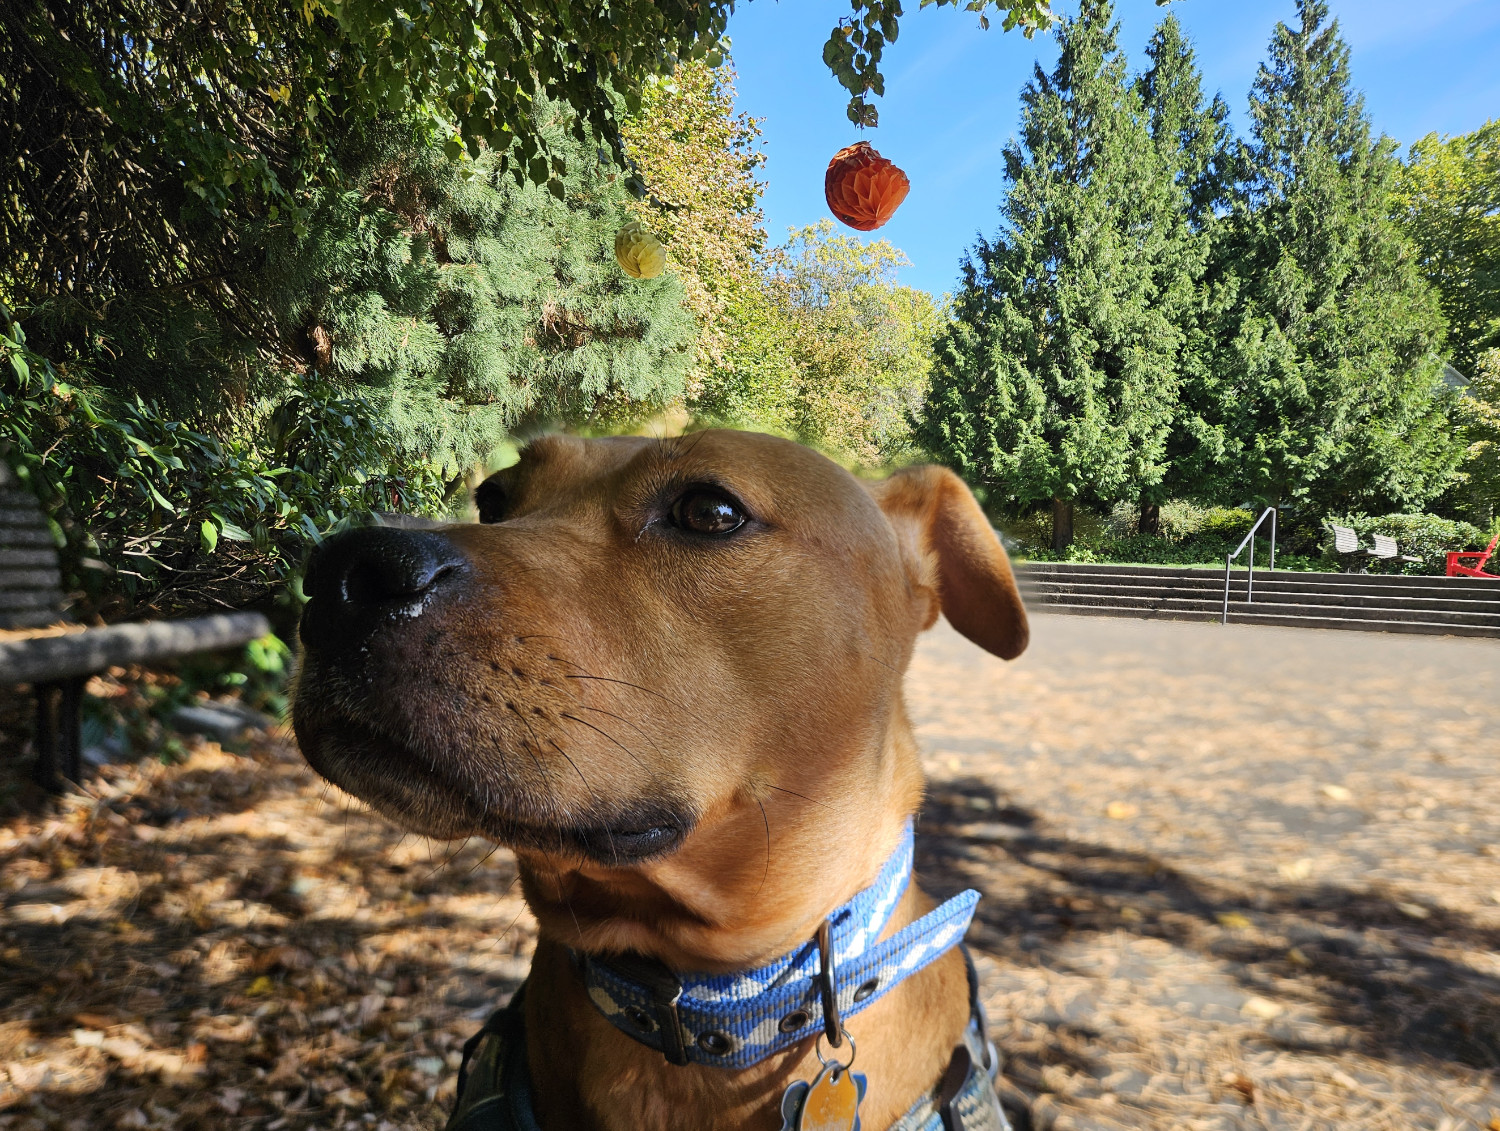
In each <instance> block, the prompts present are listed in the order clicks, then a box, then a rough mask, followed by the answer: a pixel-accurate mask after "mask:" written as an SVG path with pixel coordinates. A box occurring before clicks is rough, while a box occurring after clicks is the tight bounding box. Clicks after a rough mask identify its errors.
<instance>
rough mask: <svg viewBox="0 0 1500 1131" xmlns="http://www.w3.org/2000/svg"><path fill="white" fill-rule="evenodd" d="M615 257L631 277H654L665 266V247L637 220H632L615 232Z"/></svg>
mask: <svg viewBox="0 0 1500 1131" xmlns="http://www.w3.org/2000/svg"><path fill="white" fill-rule="evenodd" d="M615 258H616V259H618V260H619V261H620V266H621V268H623V269H624V271H625V274H627V275H629V276H630V277H631V278H632V279H654V278H656V277H657V276H658V275H660V274H661V273H662V271H663V270H664V269H665V268H666V266H667V249H666V248H664V247H662V246H661V240H659V239H657V238H656V237H655V236H653V235H652V234H651V233H650V232H648V231H646V229H645V228H644V227H642V226H641V222H640V221H639V220H632V221H630V223H628V224H626V225H625V226H624V227H623V228H621V229H620V230H619V231H618V232H616V233H615Z"/></svg>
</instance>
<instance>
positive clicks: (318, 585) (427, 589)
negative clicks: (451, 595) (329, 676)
mask: <svg viewBox="0 0 1500 1131" xmlns="http://www.w3.org/2000/svg"><path fill="white" fill-rule="evenodd" d="M468 574H469V561H468V558H467V557H465V556H464V554H463V552H462V551H461V550H460V549H459V548H458V547H457V546H456V545H454V544H453V542H452V541H450V540H449V539H448V538H446V537H444V536H443V535H442V534H439V533H436V532H434V531H428V530H402V529H397V528H393V527H371V528H368V529H363V530H350V531H346V532H345V533H343V534H339V535H336V536H335V537H333V538H330V539H329V540H328V541H327V542H325V543H323V545H322V546H320V547H318V549H317V550H315V551H314V552H313V555H312V557H311V558H310V559H309V560H308V567H307V576H306V579H305V581H304V589H305V591H306V593H307V595H308V598H309V601H308V605H307V609H306V610H305V611H304V612H303V615H302V624H301V628H300V631H299V635H300V636H301V638H302V642H303V644H305V645H307V646H308V647H309V648H313V649H316V650H320V651H336V650H339V649H342V648H347V647H351V646H353V645H354V644H356V643H359V642H360V641H362V640H363V639H364V638H365V637H366V636H367V635H368V633H369V631H370V630H371V629H372V628H373V627H374V626H375V625H376V624H377V623H379V622H380V620H381V619H382V618H389V617H391V616H393V615H398V616H399V615H404V616H420V615H421V614H422V613H423V612H424V611H426V609H427V607H428V605H429V604H430V603H431V601H432V599H433V598H434V597H436V596H437V595H438V594H439V593H440V592H441V591H443V590H445V589H448V588H451V587H453V586H455V585H457V584H458V583H460V582H461V581H462V580H463V579H464V578H465V577H467V576H468Z"/></svg>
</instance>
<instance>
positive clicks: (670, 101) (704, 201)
mask: <svg viewBox="0 0 1500 1131" xmlns="http://www.w3.org/2000/svg"><path fill="white" fill-rule="evenodd" d="M734 78H735V75H734V68H733V66H732V64H730V63H728V62H727V61H726V63H725V64H724V65H723V66H720V67H717V68H715V67H710V66H708V64H707V63H706V62H699V63H684V64H682V65H680V66H679V67H678V68H677V70H676V71H675V72H674V73H673V74H672V76H671V78H670V79H658V80H654V81H650V82H648V83H647V84H646V86H645V89H644V95H643V99H642V104H641V112H640V113H639V114H638V115H636V116H634V117H632V118H629V119H627V120H626V121H625V122H624V123H622V127H623V129H624V133H625V141H626V147H627V152H628V153H629V155H630V159H631V160H632V161H633V162H635V166H636V168H637V169H638V170H639V172H640V174H641V176H642V177H643V178H645V180H646V182H647V183H648V184H649V185H650V186H651V195H650V197H649V198H647V199H645V200H642V201H640V202H638V203H637V204H635V206H634V209H635V212H636V214H637V216H638V217H639V218H640V220H641V221H642V222H643V223H645V225H646V226H647V227H648V228H649V229H650V230H651V231H653V232H654V233H656V235H657V236H659V237H660V238H661V239H662V241H663V243H664V244H665V245H666V249H667V266H668V268H669V269H670V270H671V272H672V273H673V274H674V275H675V276H676V277H677V279H678V281H679V282H680V283H681V284H682V289H683V291H684V293H685V296H686V302H687V307H688V309H689V310H690V311H692V313H693V316H694V318H695V319H696V320H697V323H698V340H697V348H696V357H695V361H694V371H693V373H692V375H691V378H690V386H691V387H693V388H694V389H696V387H697V386H698V385H700V384H701V383H702V381H703V380H704V378H705V375H706V374H707V372H708V370H709V368H710V367H713V366H723V365H725V364H726V356H727V351H729V350H730V349H731V348H734V344H735V343H736V341H737V337H736V335H737V334H739V333H742V332H744V331H745V329H746V327H745V325H744V322H745V316H746V311H745V309H743V308H744V307H746V306H747V305H750V306H753V305H754V304H755V301H756V297H755V296H756V293H757V292H758V291H759V290H760V289H761V284H762V279H761V263H760V258H761V253H762V252H764V250H765V246H766V233H765V227H764V225H765V217H764V216H763V215H762V214H761V209H760V198H761V194H762V193H763V192H764V191H765V186H764V185H763V184H762V183H761V182H760V181H759V180H757V179H756V175H755V174H756V171H757V170H758V169H759V168H760V167H761V166H762V165H763V164H764V162H765V155H764V154H763V153H762V152H761V151H760V148H759V146H760V123H759V122H758V121H757V120H756V119H754V118H752V117H750V116H749V115H748V114H736V113H735V110H734V99H735V92H734ZM732 307H740V308H742V309H739V310H738V311H736V312H731V308H732ZM739 348H741V350H742V351H743V347H742V346H741V347H739ZM750 364H752V365H754V364H756V362H755V361H751V363H750Z"/></svg>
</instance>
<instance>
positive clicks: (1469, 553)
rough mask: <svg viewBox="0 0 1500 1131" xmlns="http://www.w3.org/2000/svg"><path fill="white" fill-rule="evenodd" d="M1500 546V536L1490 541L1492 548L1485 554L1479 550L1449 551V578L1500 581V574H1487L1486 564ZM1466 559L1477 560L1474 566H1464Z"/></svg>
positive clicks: (1497, 535)
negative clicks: (1476, 578) (1485, 570)
mask: <svg viewBox="0 0 1500 1131" xmlns="http://www.w3.org/2000/svg"><path fill="white" fill-rule="evenodd" d="M1496 546H1500V534H1496V535H1495V536H1494V537H1493V538H1492V539H1490V548H1489V549H1488V550H1486V551H1484V553H1482V554H1481V553H1480V552H1479V551H1478V550H1462V551H1460V550H1449V551H1448V576H1449V577H1482V578H1484V579H1485V580H1487V581H1500V573H1485V572H1484V563H1485V562H1487V561H1489V560H1490V558H1491V557H1492V556H1493V555H1494V553H1495V547H1496ZM1465 558H1475V559H1477V560H1476V561H1475V562H1474V564H1473V565H1471V566H1466V565H1464V564H1463V560H1464V559H1465Z"/></svg>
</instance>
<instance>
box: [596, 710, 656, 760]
mask: <svg viewBox="0 0 1500 1131" xmlns="http://www.w3.org/2000/svg"><path fill="white" fill-rule="evenodd" d="M578 709H579V710H580V711H593V712H594V713H595V714H597V715H608V716H609V717H610V718H612V719H614V720H616V721H617V722H622V723H624V724H625V725H626V726H628V727H629V728H630V729H631V730H633V731H635V732H636V733H637V734H638V735H640V736H641V737H642V738H644V739H645V740H646V741H647V742H649V743H651V748H652V749H653V750H655V751H656V752H657V753H658V754H660V753H661V752H662V749H661V747H660V746H658V745H657V744H656V740H655V739H654V738H652V737H651V736H650V735H649V734H647V733H646V732H645V731H644V730H642V729H641V728H640V727H639V726H637V725H636V724H635V723H633V722H631V721H630V720H629V719H627V718H625V717H624V716H623V715H617V714H615V713H614V712H613V711H606V710H605V709H604V708H603V707H590V706H588V705H586V704H584V703H579V704H578Z"/></svg>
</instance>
